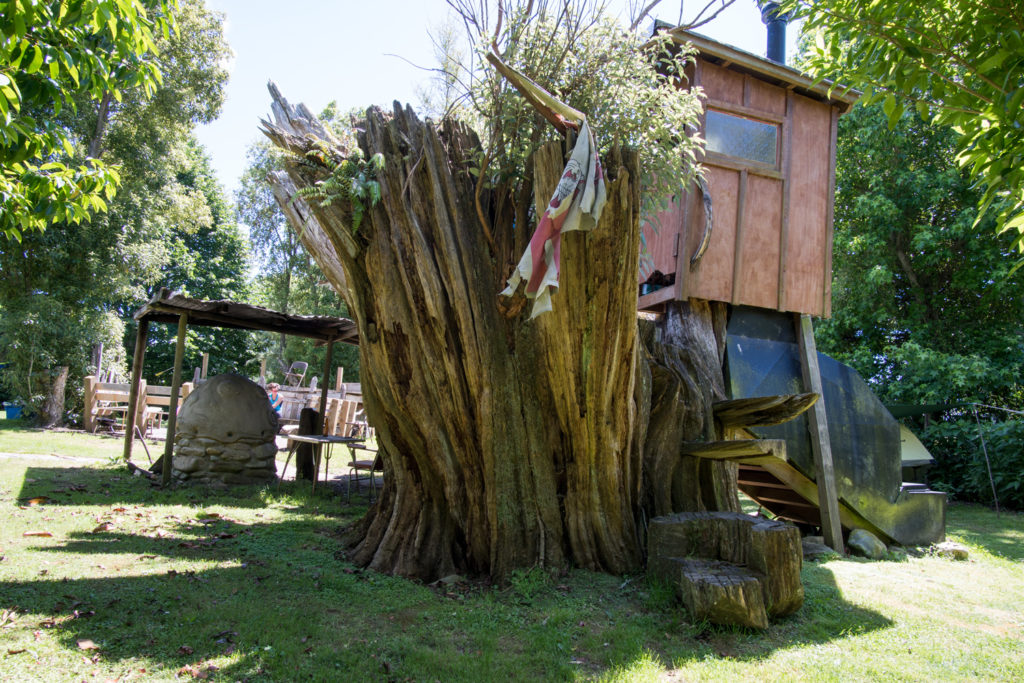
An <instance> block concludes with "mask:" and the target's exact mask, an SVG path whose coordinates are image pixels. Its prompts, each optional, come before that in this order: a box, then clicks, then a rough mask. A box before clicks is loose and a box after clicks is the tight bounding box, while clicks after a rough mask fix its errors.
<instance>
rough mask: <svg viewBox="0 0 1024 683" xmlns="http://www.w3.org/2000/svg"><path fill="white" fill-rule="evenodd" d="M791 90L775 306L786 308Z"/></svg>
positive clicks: (784, 134) (784, 125) (784, 127)
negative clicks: (777, 288) (777, 287)
mask: <svg viewBox="0 0 1024 683" xmlns="http://www.w3.org/2000/svg"><path fill="white" fill-rule="evenodd" d="M795 97H796V96H795V95H794V94H793V92H792V91H789V92H787V93H786V118H785V120H784V121H783V122H782V229H781V230H780V231H779V292H778V301H777V302H776V305H777V308H778V310H780V311H785V310H788V308H787V302H786V271H787V270H788V260H789V194H790V191H791V190H792V189H793V183H791V182H790V172H791V169H792V166H793V164H792V160H793V109H794V108H795V107H796V103H795V101H794V98H795ZM833 177H834V176H833Z"/></svg>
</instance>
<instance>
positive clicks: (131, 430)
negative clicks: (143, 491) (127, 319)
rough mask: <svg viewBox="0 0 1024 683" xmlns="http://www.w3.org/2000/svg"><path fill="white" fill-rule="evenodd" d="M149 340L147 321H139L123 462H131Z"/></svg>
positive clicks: (133, 357)
mask: <svg viewBox="0 0 1024 683" xmlns="http://www.w3.org/2000/svg"><path fill="white" fill-rule="evenodd" d="M148 338H149V321H148V320H140V321H139V329H138V330H136V332H135V353H133V354H132V385H131V389H130V390H129V391H128V415H126V416H125V424H124V454H123V457H124V461H125V462H131V460H132V444H133V443H134V442H135V422H136V416H137V415H138V414H139V398H140V394H141V393H142V392H141V391H140V390H139V387H140V384H141V382H142V365H143V363H145V361H146V341H147V339H148Z"/></svg>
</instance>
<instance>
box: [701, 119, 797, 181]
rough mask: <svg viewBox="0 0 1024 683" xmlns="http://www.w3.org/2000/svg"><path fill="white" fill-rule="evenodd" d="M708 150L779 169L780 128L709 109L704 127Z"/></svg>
mask: <svg viewBox="0 0 1024 683" xmlns="http://www.w3.org/2000/svg"><path fill="white" fill-rule="evenodd" d="M704 139H705V140H706V141H707V150H708V151H709V152H717V153H718V154H725V155H727V156H730V157H738V158H740V159H747V160H749V161H755V162H758V163H761V164H767V165H769V166H773V167H774V166H776V164H777V159H778V141H779V126H778V125H777V124H774V123H766V122H764V121H758V120H756V119H750V118H747V117H745V116H737V115H736V114H728V113H726V112H724V111H716V110H714V109H708V113H707V123H706V125H705V127H704Z"/></svg>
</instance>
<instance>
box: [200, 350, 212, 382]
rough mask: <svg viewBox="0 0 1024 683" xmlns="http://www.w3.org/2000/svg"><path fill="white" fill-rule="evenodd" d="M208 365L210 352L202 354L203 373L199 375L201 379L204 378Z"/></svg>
mask: <svg viewBox="0 0 1024 683" xmlns="http://www.w3.org/2000/svg"><path fill="white" fill-rule="evenodd" d="M209 367H210V354H209V353H204V354H203V374H201V375H199V377H200V378H201V379H206V370H207V369H208V368H209Z"/></svg>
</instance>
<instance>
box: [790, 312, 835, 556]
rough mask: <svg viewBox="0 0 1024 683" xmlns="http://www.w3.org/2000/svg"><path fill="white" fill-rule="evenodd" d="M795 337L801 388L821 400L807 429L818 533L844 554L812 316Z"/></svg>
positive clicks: (803, 318) (805, 317)
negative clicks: (802, 380) (812, 466)
mask: <svg viewBox="0 0 1024 683" xmlns="http://www.w3.org/2000/svg"><path fill="white" fill-rule="evenodd" d="M796 337H797V340H798V341H799V344H800V368H801V370H802V372H803V378H804V387H805V388H806V389H807V391H813V392H814V393H816V394H818V395H820V396H821V397H822V398H821V399H820V400H818V402H817V403H815V404H814V405H812V406H811V408H810V410H809V411H808V412H809V415H808V420H807V425H808V430H809V431H810V436H811V450H812V452H813V453H814V469H815V477H814V479H815V481H816V482H817V484H818V509H819V510H820V512H821V532H822V535H824V537H825V543H826V544H827V545H828V546H829V547H830V548H832V549H833V550H835V551H836V552H837V553H840V554H843V529H842V526H841V525H840V523H839V496H838V494H837V493H836V473H835V470H834V469H833V467H832V442H831V441H830V440H829V435H828V419H827V415H826V413H825V397H824V395H823V392H822V388H821V370H820V368H819V367H818V349H817V346H816V344H815V343H814V326H813V325H812V324H811V316H809V315H807V314H806V313H804V314H801V315H800V316H799V317H797V319H796Z"/></svg>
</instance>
